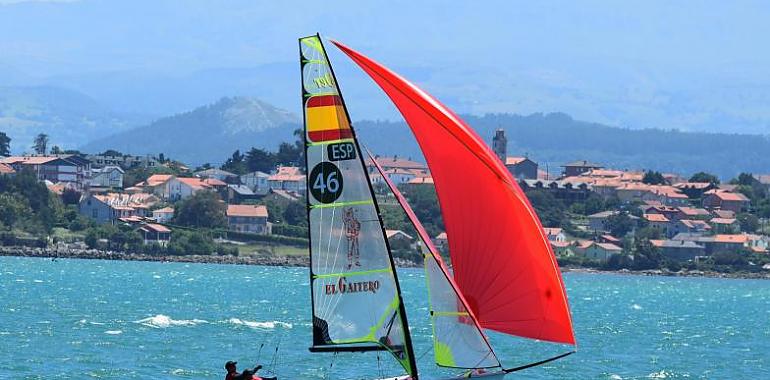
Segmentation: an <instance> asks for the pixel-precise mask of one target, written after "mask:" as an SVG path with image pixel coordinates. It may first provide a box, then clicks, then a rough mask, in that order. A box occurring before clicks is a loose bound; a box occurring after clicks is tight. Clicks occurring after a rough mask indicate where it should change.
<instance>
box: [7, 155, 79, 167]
mask: <svg viewBox="0 0 770 380" xmlns="http://www.w3.org/2000/svg"><path fill="white" fill-rule="evenodd" d="M60 158H65V157H57V156H10V157H3V158H0V163H2V164H22V165H41V164H45V163H46V162H51V161H54V160H58V159H60Z"/></svg>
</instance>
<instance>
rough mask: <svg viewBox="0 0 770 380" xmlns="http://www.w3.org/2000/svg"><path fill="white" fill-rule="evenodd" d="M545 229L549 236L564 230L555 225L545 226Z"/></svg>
mask: <svg viewBox="0 0 770 380" xmlns="http://www.w3.org/2000/svg"><path fill="white" fill-rule="evenodd" d="M543 231H544V232H545V234H546V235H548V236H554V235H558V234H560V233H561V232H562V229H561V228H555V227H543Z"/></svg>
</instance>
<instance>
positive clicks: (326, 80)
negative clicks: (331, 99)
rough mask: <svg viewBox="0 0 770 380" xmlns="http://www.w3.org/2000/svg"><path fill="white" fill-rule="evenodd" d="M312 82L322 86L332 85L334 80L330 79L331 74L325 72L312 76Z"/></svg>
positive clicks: (319, 86)
mask: <svg viewBox="0 0 770 380" xmlns="http://www.w3.org/2000/svg"><path fill="white" fill-rule="evenodd" d="M313 83H315V85H316V86H318V88H324V87H331V86H333V85H334V80H333V79H332V76H331V74H329V73H326V74H324V75H322V76H320V77H318V78H313Z"/></svg>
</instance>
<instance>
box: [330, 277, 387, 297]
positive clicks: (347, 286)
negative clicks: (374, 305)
mask: <svg viewBox="0 0 770 380" xmlns="http://www.w3.org/2000/svg"><path fill="white" fill-rule="evenodd" d="M378 290H380V280H375V281H357V282H348V280H347V279H346V278H345V277H340V279H339V281H337V283H336V284H326V285H324V293H326V295H328V296H331V295H335V294H351V293H364V292H371V293H377V291H378Z"/></svg>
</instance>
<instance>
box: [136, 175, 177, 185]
mask: <svg viewBox="0 0 770 380" xmlns="http://www.w3.org/2000/svg"><path fill="white" fill-rule="evenodd" d="M171 177H173V175H171V174H153V175H151V176H150V177H149V178H147V181H145V183H146V185H145V186H150V187H155V186H158V185H160V184H163V183H165V182H166V181H168V180H169V179H171ZM137 185H138V184H137Z"/></svg>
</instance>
